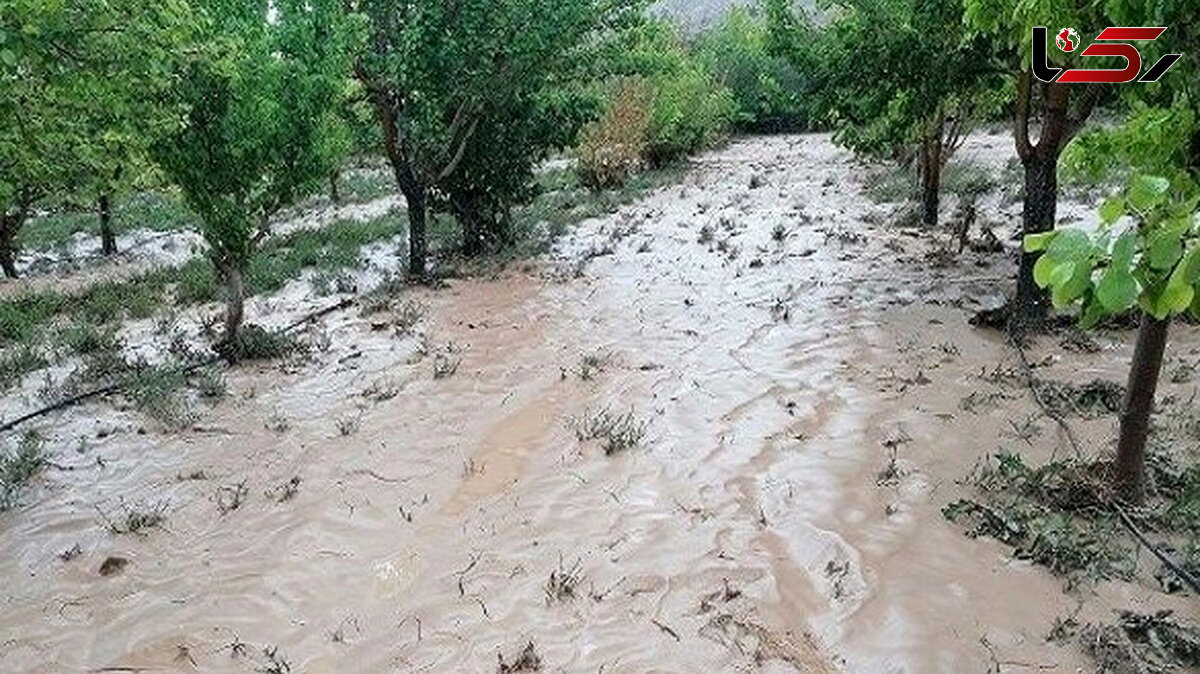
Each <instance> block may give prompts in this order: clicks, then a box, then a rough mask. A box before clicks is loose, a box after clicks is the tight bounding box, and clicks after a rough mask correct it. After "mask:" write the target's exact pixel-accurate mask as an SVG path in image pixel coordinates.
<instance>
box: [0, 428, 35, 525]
mask: <svg viewBox="0 0 1200 674" xmlns="http://www.w3.org/2000/svg"><path fill="white" fill-rule="evenodd" d="M44 445H45V442H44V441H43V440H42V436H41V435H39V434H38V433H37V432H35V431H29V432H27V433H25V434H24V435H22V436H21V439H20V441H18V442H17V447H16V449H15V450H14V451H12V452H11V453H5V454H0V511H4V510H8V509H10V508H12V507H13V506H15V505H16V504H17V498H18V497H19V496H20V493H21V491H22V490H23V489H24V488H25V485H27V484H28V483H29V481H30V480H32V479H33V477H34V476H35V475H37V474H38V472H39V471H40V470H41V469H42V467H43V466H45V465H46V453H45V449H44Z"/></svg>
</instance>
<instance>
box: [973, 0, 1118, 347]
mask: <svg viewBox="0 0 1200 674" xmlns="http://www.w3.org/2000/svg"><path fill="white" fill-rule="evenodd" d="M1114 4H1116V3H1097V2H1091V1H1090V0H1066V1H1062V0H1034V1H1032V2H1018V3H1013V2H1009V1H1008V0H964V5H965V8H966V14H965V17H966V23H967V25H968V26H969V27H971V28H973V29H974V30H975V31H977V32H978V33H980V34H981V35H982V36H983V37H985V38H987V39H989V40H992V41H993V42H995V43H996V44H998V45H999V47H1000V48H1001V51H1000V52H999V54H998V59H997V67H998V68H1000V69H1002V70H1003V71H1004V72H1007V73H1009V74H1010V76H1011V77H1012V78H1013V79H1014V81H1015V85H1016V100H1015V102H1014V105H1013V111H1014V119H1013V137H1014V140H1015V143H1016V148H1017V156H1018V157H1019V158H1020V160H1021V164H1022V166H1023V167H1024V170H1025V197H1024V200H1025V201H1024V209H1023V212H1022V216H1021V229H1022V233H1023V234H1024V235H1026V236H1028V235H1031V234H1038V233H1043V232H1048V231H1050V230H1052V229H1054V225H1055V221H1056V218H1057V210H1058V160H1059V157H1060V155H1061V154H1062V152H1063V149H1064V148H1065V147H1066V146H1067V144H1068V143H1069V142H1070V141H1071V139H1072V138H1074V137H1075V136H1076V135H1077V134H1078V133H1079V131H1080V130H1081V129H1082V128H1083V125H1084V123H1085V122H1087V120H1088V117H1090V116H1091V113H1092V111H1093V110H1094V109H1095V108H1096V106H1097V105H1098V104H1099V103H1100V102H1101V100H1102V98H1103V97H1104V96H1105V95H1106V94H1107V93H1110V92H1108V91H1106V89H1105V85H1102V84H1089V85H1079V84H1063V83H1059V82H1053V83H1048V82H1043V81H1041V80H1038V81H1036V82H1035V79H1036V78H1035V77H1034V74H1033V72H1032V59H1033V45H1032V37H1033V32H1032V28H1033V27H1034V26H1038V25H1040V24H1042V23H1044V22H1046V21H1047V20H1050V19H1053V20H1054V21H1057V22H1059V23H1060V24H1061V25H1063V26H1078V27H1081V30H1089V31H1090V30H1097V31H1098V30H1099V29H1100V28H1103V27H1105V26H1109V25H1117V24H1113V23H1111V20H1110V19H1111V16H1110V14H1108V13H1106V8H1110V7H1112V5H1114ZM1137 25H1140V24H1137ZM1053 41H1054V31H1053V30H1048V31H1047V37H1046V45H1044V46H1045V48H1046V53H1047V54H1051V55H1052V56H1051V61H1052V63H1053V65H1054V66H1056V67H1060V66H1063V65H1065V64H1067V63H1070V62H1071V58H1072V57H1068V56H1066V55H1065V54H1064V53H1063V52H1062V51H1060V50H1058V48H1057V47H1056V46H1055V45H1054V43H1053ZM1079 51H1082V50H1077V51H1076V52H1075V53H1076V54H1078V53H1079ZM1034 120H1036V122H1037V124H1036V130H1037V140H1036V142H1034V140H1033V132H1034V128H1032V124H1031V123H1032V122H1033V121H1034ZM1039 255H1040V253H1039V252H1037V251H1026V252H1024V253H1023V254H1022V256H1021V263H1020V269H1019V271H1018V274H1017V292H1016V297H1015V298H1014V300H1013V304H1012V311H1011V314H1010V322H1011V323H1012V325H1013V327H1014V328H1017V329H1022V330H1024V329H1036V328H1037V327H1039V326H1041V325H1042V324H1043V322H1044V321H1045V318H1046V314H1047V309H1048V306H1049V303H1048V301H1047V297H1046V295H1045V293H1043V292H1042V291H1041V290H1040V289H1039V287H1038V285H1037V283H1036V282H1035V281H1034V278H1033V268H1034V266H1035V265H1036V264H1037V260H1038V257H1039Z"/></svg>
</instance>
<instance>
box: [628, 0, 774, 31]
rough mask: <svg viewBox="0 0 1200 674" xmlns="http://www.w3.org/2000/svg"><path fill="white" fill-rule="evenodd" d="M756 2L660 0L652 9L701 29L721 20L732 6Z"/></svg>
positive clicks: (748, 0) (687, 27)
mask: <svg viewBox="0 0 1200 674" xmlns="http://www.w3.org/2000/svg"><path fill="white" fill-rule="evenodd" d="M756 4H758V2H757V0H659V1H658V2H656V3H654V5H653V6H652V7H651V9H650V11H652V12H654V13H655V14H658V15H660V16H665V17H668V18H670V19H671V20H673V21H675V22H676V23H678V24H679V25H681V26H683V27H684V28H686V29H688V30H699V29H702V28H706V27H708V26H711V25H713V24H714V23H716V22H718V21H720V20H721V17H723V16H725V12H728V11H729V8H731V7H735V6H738V5H756Z"/></svg>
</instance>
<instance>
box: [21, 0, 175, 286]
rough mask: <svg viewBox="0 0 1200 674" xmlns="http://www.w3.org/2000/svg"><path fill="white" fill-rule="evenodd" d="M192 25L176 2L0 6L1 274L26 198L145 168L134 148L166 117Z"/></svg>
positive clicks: (167, 121) (26, 209) (25, 0)
mask: <svg viewBox="0 0 1200 674" xmlns="http://www.w3.org/2000/svg"><path fill="white" fill-rule="evenodd" d="M192 23H193V22H192V18H191V12H190V9H189V7H188V5H187V3H185V2H183V1H182V0H167V1H165V2H160V1H157V0H112V1H111V2H39V1H37V0H9V1H7V2H4V3H2V4H0V263H3V264H4V266H5V267H6V269H5V271H6V272H8V273H10V274H14V273H15V269H14V268H13V267H12V258H11V253H12V243H13V237H14V236H15V235H16V233H17V231H19V230H20V228H21V226H22V225H23V224H24V220H25V218H26V217H27V216H28V214H29V213H30V211H31V208H32V206H33V204H34V203H35V202H37V201H38V200H40V199H42V198H44V197H47V196H55V197H60V196H62V195H63V194H65V193H69V192H72V191H76V190H78V189H80V188H81V187H82V186H100V185H105V187H104V188H103V189H107V185H108V183H109V181H111V180H113V179H114V178H115V177H116V175H117V171H116V170H115V167H116V166H117V165H122V164H129V165H131V166H132V165H133V164H140V165H142V166H144V165H145V162H144V161H142V160H141V159H140V158H142V157H144V150H145V149H146V148H147V147H148V146H149V145H151V144H152V143H153V142H154V141H155V139H156V138H158V137H159V132H160V131H161V130H162V128H164V127H167V126H170V125H171V123H172V117H173V112H174V110H173V108H172V106H170V105H164V104H163V98H164V97H163V96H162V95H161V92H162V90H163V88H164V87H165V86H166V85H167V83H168V81H169V80H168V78H169V73H170V70H171V65H172V63H173V62H174V54H175V52H176V50H177V49H178V48H179V46H180V45H181V44H183V43H184V42H185V40H186V39H187V38H188V31H189V28H190V26H191V25H192ZM13 27H19V28H20V29H19V30H16V29H14V28H13ZM134 173H135V172H134V171H132V170H130V171H127V172H126V174H127V176H132V175H133V174H134ZM92 196H93V198H94V196H95V194H94V193H93V195H92Z"/></svg>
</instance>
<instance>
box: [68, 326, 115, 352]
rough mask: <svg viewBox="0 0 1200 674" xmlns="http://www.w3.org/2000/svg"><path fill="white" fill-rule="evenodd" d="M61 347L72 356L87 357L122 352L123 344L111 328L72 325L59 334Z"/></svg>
mask: <svg viewBox="0 0 1200 674" xmlns="http://www.w3.org/2000/svg"><path fill="white" fill-rule="evenodd" d="M58 344H59V346H60V347H61V348H62V349H63V350H64V351H66V352H67V353H70V354H75V355H79V356H86V355H88V354H92V353H96V352H100V351H113V350H120V349H121V346H122V342H121V339H120V337H118V336H117V331H116V329H115V328H113V327H111V326H104V325H96V324H93V323H71V324H69V325H67V326H65V327H64V328H63V329H62V330H60V331H59V333H58Z"/></svg>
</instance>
